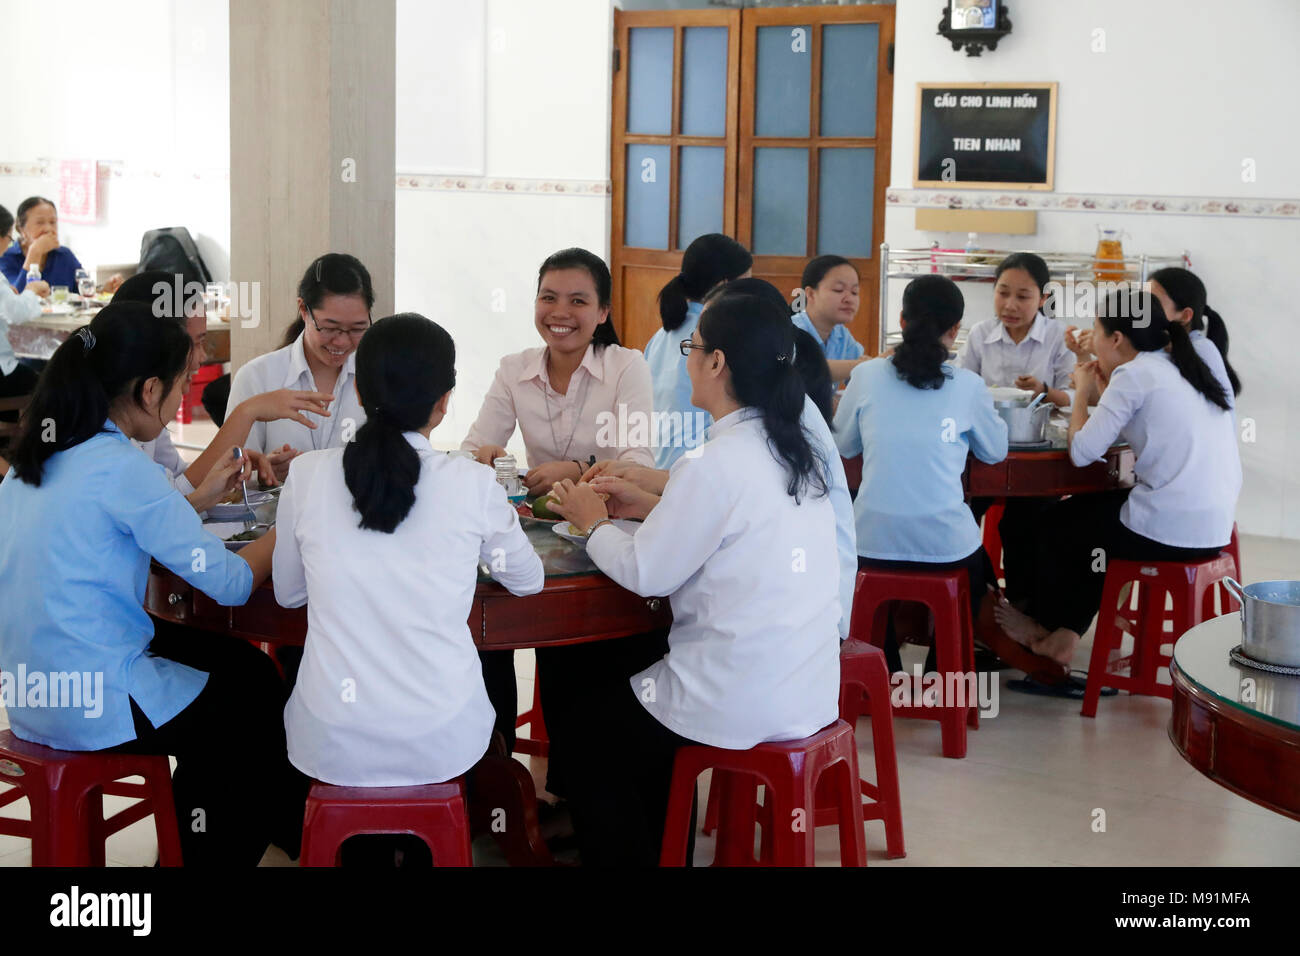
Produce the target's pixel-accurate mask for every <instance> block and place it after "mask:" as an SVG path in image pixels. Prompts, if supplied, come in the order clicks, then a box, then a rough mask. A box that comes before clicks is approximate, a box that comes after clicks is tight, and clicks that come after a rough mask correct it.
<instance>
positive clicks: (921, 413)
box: [834, 276, 1007, 671]
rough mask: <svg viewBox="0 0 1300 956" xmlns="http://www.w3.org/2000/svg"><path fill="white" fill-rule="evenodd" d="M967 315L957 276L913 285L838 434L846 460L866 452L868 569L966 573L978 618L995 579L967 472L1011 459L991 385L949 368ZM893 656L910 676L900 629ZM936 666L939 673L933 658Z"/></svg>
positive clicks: (844, 405) (863, 547) (854, 385)
mask: <svg viewBox="0 0 1300 956" xmlns="http://www.w3.org/2000/svg"><path fill="white" fill-rule="evenodd" d="M964 310H965V301H964V300H963V298H962V294H961V290H960V289H958V288H957V285H956V283H954V282H953V281H952V280H951V279H948V278H945V277H943V276H921V277H920V278H917V279H913V280H912V281H911V282H909V283H908V284H907V287H906V288H905V289H904V290H903V312H902V328H903V341H902V342H901V343H899V345H898V347H897V348H895V349H894V353H893V355H891V356H890V357H888V358H883V357H882V358H877V359H873V360H871V361H870V362H866V363H864V364H862V365H859V366H858V367H857V368H856V369H854V370H853V374H852V376H850V378H849V385H848V388H847V389H846V390H845V392H844V397H843V398H841V399H840V406H839V408H838V409H837V410H836V413H835V422H834V431H835V441H836V443H837V444H838V445H839V451H840V454H841V455H843V456H844V457H846V458H851V457H853V456H854V455H861V456H862V484H861V485H860V486H859V488H858V494H857V497H856V498H855V499H854V506H853V507H854V512H855V515H856V517H857V525H858V554H859V555H860V556H861V559H862V560H861V562H860V563H861V565H862V566H864V567H883V568H920V569H924V570H934V569H938V568H965V569H966V571H967V573H968V575H969V578H970V598H971V611H972V614H973V615H975V616H978V614H979V608H980V603H981V601H982V600H983V598H984V595H985V593H986V592H987V590H988V587H989V585H990V584H991V583H992V581H993V573H992V567H991V564H990V562H989V559H988V555H986V554H985V553H984V548H983V546H982V544H981V541H980V529H979V525H978V524H977V523H976V521H975V517H974V515H973V514H972V513H971V509H970V507H969V506H968V505H967V504H966V500H965V493H964V491H963V489H962V473H963V472H964V471H965V470H966V459H967V455H968V454H974V455H975V457H976V458H978V459H979V460H980V461H982V462H985V463H988V464H993V463H996V462H999V461H1002V459H1004V458H1005V457H1006V456H1007V425H1006V422H1004V421H1003V420H1002V419H1001V418H1000V417H999V416H998V413H997V410H996V409H994V407H993V398H992V396H991V395H990V394H989V390H988V388H987V387H986V386H985V384H984V380H983V379H981V378H980V377H979V375H977V374H976V373H975V372H972V371H971V370H969V369H965V368H954V367H953V366H952V365H950V364H949V363H948V353H949V350H950V349H951V348H952V346H953V343H954V342H955V341H956V338H957V332H958V330H959V329H960V328H961V318H962V313H963V311H964ZM885 650H886V653H887V654H888V656H889V659H890V661H889V662H890V667H891V669H892V670H894V671H898V670H902V662H901V659H900V658H899V655H898V648H897V643H896V641H895V640H894V637H893V634H892V632H891V634H890V635H889V640H888V642H887V644H886V648H885ZM931 653H933V652H931ZM926 670H927V671H930V670H933V661H932V660H931V661H927V664H926Z"/></svg>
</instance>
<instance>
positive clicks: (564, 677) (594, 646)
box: [460, 248, 654, 795]
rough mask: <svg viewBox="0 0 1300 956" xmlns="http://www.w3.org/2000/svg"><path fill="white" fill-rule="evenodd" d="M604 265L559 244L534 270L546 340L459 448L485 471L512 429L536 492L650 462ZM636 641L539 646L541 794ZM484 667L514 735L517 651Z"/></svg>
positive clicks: (638, 371)
mask: <svg viewBox="0 0 1300 956" xmlns="http://www.w3.org/2000/svg"><path fill="white" fill-rule="evenodd" d="M612 286H613V282H612V279H611V278H610V274H609V267H608V266H606V265H605V262H604V260H603V259H601V258H600V256H597V255H595V254H593V253H591V252H588V251H587V250H586V249H576V248H574V249H563V250H561V251H560V252H557V253H555V254H554V255H552V256H549V257H548V258H547V259H546V261H544V262H543V263H542V265H541V268H540V269H538V271H537V298H536V300H535V302H534V305H533V325H534V327H535V328H536V329H537V334H538V335H539V336H541V339H542V341H543V342H544V343H545V345H544V346H542V347H540V348H532V349H525V350H524V351H523V352H517V353H515V354H513V355H507V356H505V357H504V358H503V359H502V360H501V365H500V367H499V368H498V369H497V373H496V377H495V378H494V379H493V380H492V385H491V387H490V388H489V389H488V393H487V396H486V397H485V398H484V399H483V405H482V408H481V409H480V410H479V413H478V418H477V419H475V421H474V424H473V426H472V427H471V428H470V430H469V434H468V435H466V436H465V440H464V441H463V442H462V443H461V446H460V447H461V448H462V449H464V450H466V451H472V452H474V455H475V457H476V458H477V459H478V460H479V461H480V462H482V463H483V464H485V465H491V464H492V462H493V461H494V460H495V459H496V458H499V457H501V456H502V455H504V454H505V453H506V452H505V445H506V443H507V442H508V441H509V440H510V436H511V435H512V434H514V431H515V428H516V427H518V429H519V431H520V433H521V434H522V437H523V441H524V449H525V451H526V452H527V456H528V474H527V475H526V476H525V479H524V480H525V483H526V485H527V487H528V492H529V494H531V495H544V494H545V493H546V492H547V491H549V490H550V488H551V485H552V484H554V483H555V482H557V481H559V480H560V479H561V478H570V479H573V480H575V481H576V480H577V479H578V478H580V477H581V475H582V473H583V472H584V471H586V470H587V469H588V468H589V467H590V466H591V465H593V464H595V462H596V461H597V460H598V459H602V458H611V457H612V458H619V459H623V460H626V461H629V462H633V463H636V464H640V465H647V466H650V465H653V464H654V456H653V454H652V453H651V449H650V441H651V437H652V436H651V422H652V419H651V415H650V410H651V404H650V369H649V367H648V366H647V365H646V361H645V357H644V356H643V355H642V354H641V353H640V352H638V351H637V350H636V349H629V348H623V347H622V346H621V345H619V343H618V333H617V332H616V331H615V330H614V326H613V321H612V319H611V318H610V314H609V310H610V292H611V289H612ZM642 643H644V642H637V641H636V640H635V639H634V638H624V639H622V640H620V641H598V642H592V643H588V644H575V645H572V646H569V647H548V648H539V649H538V650H537V652H536V659H537V676H538V681H539V683H540V691H541V695H542V710H543V711H544V712H545V714H546V730H547V735H548V736H549V737H550V759H549V763H548V774H547V779H548V783H547V789H549V790H550V792H551V793H552V794H556V795H562V794H563V792H564V790H565V786H566V784H565V782H564V776H565V769H564V768H565V764H566V761H567V758H568V750H569V742H570V740H571V739H572V735H571V730H572V729H573V728H574V727H575V726H576V725H579V724H581V722H582V721H583V720H584V716H583V715H582V714H581V713H580V712H577V711H575V710H574V709H573V708H572V706H571V704H570V701H571V700H572V699H573V698H574V696H575V694H576V693H577V692H578V688H580V687H581V686H582V685H583V684H584V683H586V682H588V681H589V680H593V679H597V678H596V676H595V675H599V674H602V673H606V672H607V670H608V669H609V668H614V669H619V668H622V667H624V666H629V665H627V663H626V661H627V657H626V655H627V654H629V653H632V654H633V657H632V658H631V660H632V662H633V663H636V662H638V661H639V656H638V652H637V650H636V649H637V647H638V646H639V644H642ZM483 667H484V671H485V674H486V677H487V681H488V688H489V691H490V693H491V695H492V701H493V703H494V704H495V705H496V706H497V710H498V718H499V721H500V723H499V729H500V730H501V733H502V735H503V736H504V737H505V738H506V741H507V742H508V743H513V740H514V718H515V713H516V709H517V707H516V697H515V693H516V692H515V675H514V652H513V651H487V652H484V654H483Z"/></svg>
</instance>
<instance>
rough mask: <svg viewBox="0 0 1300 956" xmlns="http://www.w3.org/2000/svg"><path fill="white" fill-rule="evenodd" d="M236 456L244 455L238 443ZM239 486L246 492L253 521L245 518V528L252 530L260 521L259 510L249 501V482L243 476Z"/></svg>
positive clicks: (246, 501)
mask: <svg viewBox="0 0 1300 956" xmlns="http://www.w3.org/2000/svg"><path fill="white" fill-rule="evenodd" d="M235 457H236V458H243V457H244V450H243V449H242V448H240V447H239V446H238V445H236V446H235ZM239 487H240V489H241V490H242V491H243V492H244V507H245V508H247V509H248V514H249V518H251V519H252V520H251V521H250V520H249V518H245V519H244V530H245V531H252V530H254V529H255V528H256V527H257V525H258V523H259V522H258V520H257V512H256V511H254V510H253V506H252V505H250V504H249V503H248V482H246V481H245V480H244V479H243V478H240V479H239ZM267 527H268V528H269V527H270V525H267Z"/></svg>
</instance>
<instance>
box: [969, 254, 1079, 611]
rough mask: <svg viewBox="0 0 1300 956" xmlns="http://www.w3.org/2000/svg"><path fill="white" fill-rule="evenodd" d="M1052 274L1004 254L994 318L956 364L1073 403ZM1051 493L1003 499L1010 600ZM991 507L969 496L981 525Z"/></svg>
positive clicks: (1027, 576) (1024, 578) (1025, 573)
mask: <svg viewBox="0 0 1300 956" xmlns="http://www.w3.org/2000/svg"><path fill="white" fill-rule="evenodd" d="M1050 281H1051V273H1050V272H1049V271H1048V268H1047V263H1046V262H1044V261H1043V259H1042V257H1041V256H1036V255H1034V254H1033V253H1032V252H1015V253H1012V254H1011V255H1009V256H1007V257H1006V258H1005V259H1003V260H1002V261H1001V262H1000V263H999V264H998V268H997V272H996V273H995V275H994V283H995V284H994V286H993V308H994V311H995V315H994V317H993V318H989V319H985V320H984V321H982V322H980V323H978V324H977V325H975V327H974V328H972V329H971V330H970V335H969V337H968V338H967V340H966V344H965V345H964V346H963V347H962V350H961V352H960V353H959V354H958V356H957V364H958V365H960V366H961V367H962V368H968V369H970V370H971V371H972V372H974V373H975V374H976V375H979V376H980V377H981V378H983V379H984V381H985V382H986V383H988V384H989V385H991V386H997V385H1014V386H1015V387H1017V388H1024V389H1028V390H1029V391H1031V392H1033V393H1034V394H1035V395H1037V394H1038V393H1039V392H1046V393H1047V397H1046V398H1044V399H1043V401H1045V402H1051V403H1052V404H1054V405H1059V406H1063V407H1064V406H1068V405H1069V404H1070V393H1069V391H1068V389H1069V386H1070V373H1071V372H1072V371H1074V365H1075V358H1074V355H1073V354H1072V352H1071V351H1070V348H1069V346H1068V344H1067V342H1066V338H1065V330H1064V329H1063V328H1062V325H1061V323H1060V322H1059V321H1057V320H1055V319H1049V318H1047V316H1045V315H1044V314H1043V311H1042V310H1043V306H1044V305H1045V304H1046V303H1047V283H1048V282H1050ZM1056 500H1058V499H1057V498H1056V497H1026V496H1023V495H1016V496H1012V497H1009V498H1007V499H1006V504H1005V506H1004V509H1003V513H1002V520H1001V522H1000V523H999V524H998V535H999V537H1000V538H1001V540H1002V565H1003V568H1004V573H1005V574H1006V579H1007V588H1006V594H1007V597H1008V599H1009V600H1012V601H1023V600H1024V599H1026V598H1027V597H1028V589H1029V586H1030V584H1031V582H1032V578H1033V561H1034V550H1035V544H1034V541H1035V537H1034V532H1035V530H1036V529H1037V527H1038V525H1039V523H1040V522H1041V520H1042V513H1043V509H1045V508H1047V507H1049V506H1050V505H1051V504H1052V503H1053V502H1054V501H1056ZM992 504H993V499H992V498H973V499H971V503H970V506H971V512H972V513H973V514H974V515H975V520H976V521H977V522H978V521H980V519H982V518H983V517H984V512H986V511H987V510H988V509H989V506H990V505H992Z"/></svg>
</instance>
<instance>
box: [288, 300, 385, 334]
mask: <svg viewBox="0 0 1300 956" xmlns="http://www.w3.org/2000/svg"><path fill="white" fill-rule="evenodd" d="M303 308H305V309H306V310H307V317H308V318H309V319H311V324H312V325H313V326H315V327H316V331H317V332H319V333H320V334H321V336H322V337H323V338H327V339H338V338H339V337H340V336H343V335H346V336H347V337H348V338H350V339H351V340H352V341H353V342H359V341H361V336H363V335H365V334H366V330H367V329H369V328H370V326H371V324H372V322H373V319H372V318H371V317H370V316H369V315H367V316H366V324H365V325H363V326H362V327H361V328H359V329H344V328H340V327H339V326H337V325H329V324H328V322H329V320H328V319H326V320H325V321H326V323H327V324H325V325H321V324H320V323H319V322H317V321H316V313H314V312H313V311H312V310H311V306H309V305H307V303H305V302H304V303H303Z"/></svg>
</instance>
